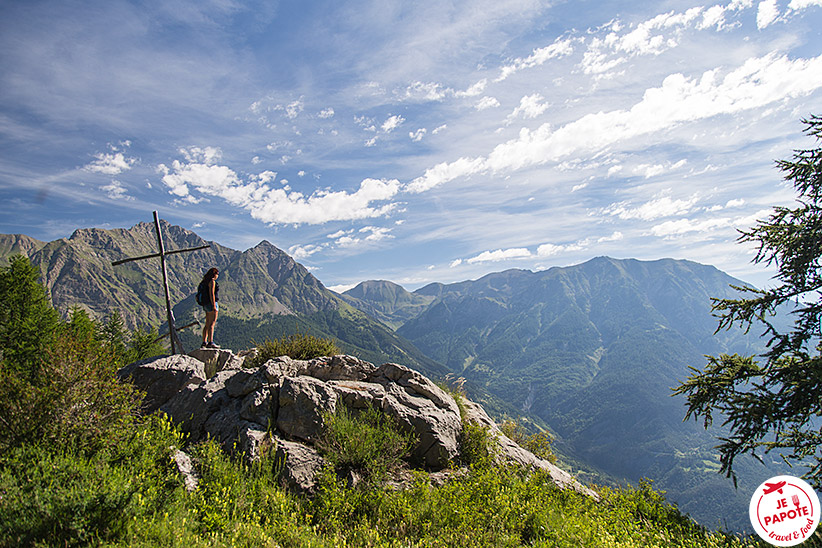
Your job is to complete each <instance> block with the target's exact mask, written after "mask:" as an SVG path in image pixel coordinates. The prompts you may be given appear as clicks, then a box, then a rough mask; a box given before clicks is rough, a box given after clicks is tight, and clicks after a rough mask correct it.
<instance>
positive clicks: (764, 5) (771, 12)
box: [756, 0, 779, 30]
mask: <svg viewBox="0 0 822 548" xmlns="http://www.w3.org/2000/svg"><path fill="white" fill-rule="evenodd" d="M778 17H779V8H778V7H777V5H776V0H764V1H763V2H760V3H759V7H758V8H757V10H756V26H757V28H759V29H760V30H761V29H764V28H765V27H767V26H768V25H770V24H771V23H773V22H774V21H776V19H777V18H778Z"/></svg>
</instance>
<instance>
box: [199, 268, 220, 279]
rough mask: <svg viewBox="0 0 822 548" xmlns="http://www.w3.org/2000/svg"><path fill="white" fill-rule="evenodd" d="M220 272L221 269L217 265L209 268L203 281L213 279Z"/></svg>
mask: <svg viewBox="0 0 822 548" xmlns="http://www.w3.org/2000/svg"><path fill="white" fill-rule="evenodd" d="M219 273H220V271H219V270H217V269H216V268H215V267H211V268H209V269H208V272H206V273H205V276H203V281H204V282H205V281H207V280H213V279H214V276H216V275H217V274H219Z"/></svg>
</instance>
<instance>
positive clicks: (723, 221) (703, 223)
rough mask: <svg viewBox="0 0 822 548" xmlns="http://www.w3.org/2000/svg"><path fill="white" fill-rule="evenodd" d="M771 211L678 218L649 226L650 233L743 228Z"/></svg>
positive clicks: (669, 234)
mask: <svg viewBox="0 0 822 548" xmlns="http://www.w3.org/2000/svg"><path fill="white" fill-rule="evenodd" d="M770 213H771V211H770V210H761V211H758V212H756V213H755V214H753V215H747V216H745V217H736V218H731V217H718V218H713V219H678V220H676V221H666V222H664V223H661V224H658V225H656V226H654V227H652V228H651V234H653V235H654V236H659V237H663V238H672V237H675V236H681V235H682V234H687V233H689V232H702V233H704V232H712V231H714V230H717V229H721V228H744V227H749V226H751V225H753V224H754V223H756V221H757V219H761V218H763V217H764V216H767V215H769V214H770Z"/></svg>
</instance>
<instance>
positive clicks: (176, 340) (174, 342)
mask: <svg viewBox="0 0 822 548" xmlns="http://www.w3.org/2000/svg"><path fill="white" fill-rule="evenodd" d="M154 229H155V232H156V233H157V247H158V248H159V249H160V251H159V253H152V254H151V255H143V256H141V257H130V258H128V259H121V260H119V261H112V262H111V266H117V265H121V264H123V263H129V262H132V261H142V260H144V259H154V258H156V257H159V258H160V268H161V269H162V271H163V289H164V290H165V298H166V316H167V318H168V334H169V335H170V339H171V353H172V354H177V349H179V351H180V352H179V353H180V354H185V350H184V349H183V343H181V342H180V337H179V336H178V335H177V331H178V329H176V328H175V327H174V313H173V312H172V310H171V297H170V296H169V291H168V271H167V269H166V257H167V256H169V255H174V254H176V253H186V252H188V251H197V250H199V249H206V248H208V247H211V245H208V244H207V245H201V246H197V247H190V248H188V249H175V250H172V251H166V250H165V246H164V245H163V233H162V231H161V230H160V218H159V217H158V216H157V212H156V211H155V212H154ZM191 325H194V324H189V325H187V326H185V327H182V328H180V329H185V328H186V327H190V326H191ZM175 347H176V348H175Z"/></svg>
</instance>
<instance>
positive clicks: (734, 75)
mask: <svg viewBox="0 0 822 548" xmlns="http://www.w3.org/2000/svg"><path fill="white" fill-rule="evenodd" d="M820 88H822V57H814V58H811V59H795V60H792V59H789V58H788V57H787V56H778V55H775V54H771V55H766V56H765V57H758V58H752V59H748V60H747V61H746V62H745V63H744V64H743V65H742V66H741V67H739V68H737V69H735V70H732V71H730V72H727V73H726V74H725V76H724V78H721V77H720V70H718V69H717V70H711V71H707V72H705V73H703V75H702V76H701V77H700V78H689V77H686V76H684V75H682V74H672V75H670V76H668V77H666V78H665V79H664V81H663V82H662V85H661V86H660V87H656V88H650V89H648V90H646V91H645V94H644V96H643V97H642V100H641V101H639V102H638V103H636V104H635V105H634V106H633V107H632V108H630V109H628V110H613V111H609V112H598V113H595V114H587V115H585V116H583V117H581V118H579V119H577V120H575V121H573V122H570V123H568V124H566V125H565V126H562V127H560V128H559V129H557V130H553V128H552V127H551V125H550V124H548V123H546V124H543V125H542V126H540V127H538V128H537V129H535V130H530V129H528V128H523V129H522V130H521V131H520V134H519V137H517V138H515V139H511V140H510V141H508V142H505V143H501V144H499V145H497V146H496V147H495V148H494V149H493V150H492V151H491V153H490V154H489V155H488V156H487V157H482V156H478V157H476V158H466V157H463V158H460V159H458V160H456V161H454V162H450V163H449V162H444V163H440V164H438V165H436V166H434V167H432V168H429V169H428V170H426V171H425V173H424V174H423V175H422V176H420V177H418V178H416V179H414V180H413V181H412V182H411V183H409V185H408V190H409V191H410V192H422V191H425V190H428V189H431V188H434V187H436V186H439V185H441V184H444V183H447V182H449V181H452V180H454V179H455V178H457V177H463V176H467V175H472V174H475V173H481V172H492V173H499V172H503V171H515V170H519V169H523V168H526V167H531V166H535V165H542V164H545V163H548V162H556V161H559V160H561V159H562V158H565V157H567V156H570V155H579V154H586V155H590V154H596V153H597V152H600V151H602V150H605V149H606V148H608V147H612V146H614V145H615V144H617V143H619V142H621V141H626V140H628V139H633V138H636V137H639V136H644V135H649V134H653V133H657V132H661V131H665V130H668V129H671V128H673V127H675V126H677V125H680V124H684V123H688V122H694V121H698V120H704V119H707V118H711V117H714V116H719V115H723V114H733V113H737V112H741V111H745V110H750V109H754V108H760V107H763V106H766V105H769V104H771V103H774V102H777V101H783V100H785V99H788V98H793V97H799V96H803V95H807V94H809V93H811V92H813V91H815V90H817V89H820Z"/></svg>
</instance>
